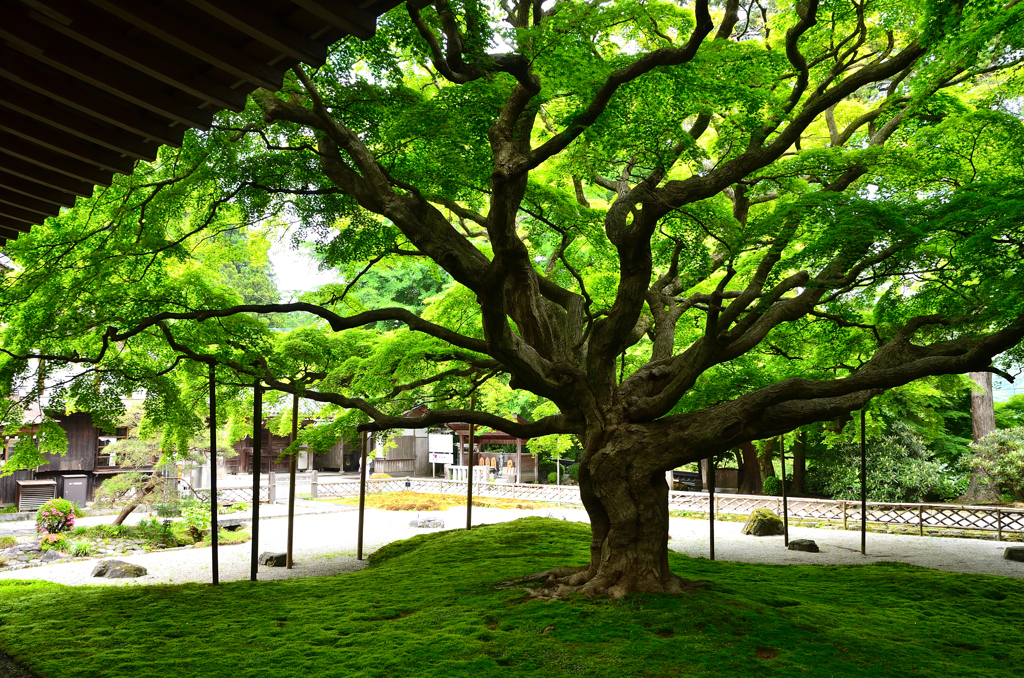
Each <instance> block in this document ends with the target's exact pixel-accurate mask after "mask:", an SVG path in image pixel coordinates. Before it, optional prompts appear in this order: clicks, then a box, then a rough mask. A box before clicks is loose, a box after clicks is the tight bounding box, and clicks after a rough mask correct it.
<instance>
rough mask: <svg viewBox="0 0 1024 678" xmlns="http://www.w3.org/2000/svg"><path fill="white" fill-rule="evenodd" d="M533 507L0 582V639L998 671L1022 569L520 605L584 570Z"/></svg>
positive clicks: (15, 647) (321, 672)
mask: <svg viewBox="0 0 1024 678" xmlns="http://www.w3.org/2000/svg"><path fill="white" fill-rule="evenodd" d="M589 536H590V534H589V528H588V526H586V525H580V524H574V523H569V522H564V521H556V520H549V519H542V518H530V519H525V520H520V521H516V522H514V523H505V524H502V525H494V526H487V527H481V528H474V529H473V530H472V531H470V532H466V531H464V530H454V531H447V532H438V533H433V534H427V535H422V536H418V537H414V538H413V539H409V540H406V541H403V542H398V543H395V544H392V545H390V546H387V547H385V548H383V549H381V550H380V551H378V552H377V553H376V554H374V557H373V559H372V561H371V567H369V568H368V569H366V570H363V571H361V572H356V573H354V574H347V575H339V576H334V577H326V578H320V579H293V580H289V581H278V582H259V583H256V584H252V583H249V582H240V583H235V584H226V585H225V584H222V585H221V586H218V587H213V586H208V585H186V586H146V587H130V588H108V587H84V588H68V587H64V586H57V585H54V584H45V583H24V582H13V581H8V582H3V584H2V585H0V649H2V650H4V651H6V652H8V653H10V654H12V655H13V656H14V657H15V658H17V659H18V660H19V661H21V662H24V663H25V664H26V665H28V666H29V668H31V669H32V670H33V671H35V672H37V673H38V674H39V676H41V677H42V678H55V677H57V676H60V677H62V678H105V677H110V678H113V677H118V678H120V677H122V676H133V677H138V678H145V677H148V676H182V677H188V678H192V677H197V678H200V677H201V678H220V677H224V678H247V677H252V678H266V677H267V676H308V677H319V676H337V677H339V678H340V677H345V678H349V677H353V678H357V677H366V678H370V677H374V678H375V677H378V676H381V677H383V676H409V677H414V676H415V677H417V678H418V677H428V678H485V677H490V676H502V677H509V678H511V677H513V676H514V677H516V678H518V677H528V678H557V677H560V676H587V677H593V678H601V677H609V678H622V677H623V676H648V677H662V676H666V677H667V676H701V675H711V676H786V677H788V676H808V677H816V676H843V677H846V676H864V677H868V676H870V677H872V678H888V677H892V678H897V677H899V678H903V677H904V676H914V677H917V678H920V677H933V676H934V677H936V678H938V677H942V678H948V677H949V676H957V677H958V678H968V677H976V676H993V677H994V676H1011V675H1018V674H1020V673H1022V672H1024V628H1022V626H1021V616H1020V611H1021V610H1022V609H1024V581H1019V580H1013V579H1005V578H999V577H992V576H983V575H960V574H950V573H944V572H935V571H931V570H925V569H922V568H917V567H911V566H907V565H896V564H889V563H885V564H877V565H866V566H856V567H849V566H847V567H839V566H769V565H751V564H741V563H728V562H709V561H707V560H703V559H690V558H686V557H683V556H679V555H676V554H673V555H672V556H671V564H672V568H673V570H674V571H675V572H677V573H678V574H680V575H681V576H683V577H686V578H688V579H694V580H707V581H708V582H709V584H708V585H707V586H706V587H701V588H698V589H696V590H695V592H693V593H690V594H687V595H683V596H634V597H627V598H624V599H622V600H618V601H612V600H607V599H596V600H588V599H586V598H583V597H572V598H569V599H566V600H561V601H556V602H544V601H541V600H536V599H532V598H531V597H529V596H527V595H525V594H524V593H523V591H522V590H520V589H518V588H503V587H502V586H501V585H500V583H501V582H503V581H508V580H513V579H516V578H520V577H523V576H524V575H527V574H530V573H533V572H537V571H540V570H544V569H548V568H551V567H554V566H559V565H573V564H577V565H580V564H583V563H585V562H586V560H587V557H588V550H587V546H588V543H589Z"/></svg>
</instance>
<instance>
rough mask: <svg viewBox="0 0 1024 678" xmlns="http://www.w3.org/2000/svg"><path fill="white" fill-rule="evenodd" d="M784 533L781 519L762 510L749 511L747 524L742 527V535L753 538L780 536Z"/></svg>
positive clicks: (766, 510) (768, 511)
mask: <svg viewBox="0 0 1024 678" xmlns="http://www.w3.org/2000/svg"><path fill="white" fill-rule="evenodd" d="M784 531H785V530H784V529H783V526H782V518H780V517H778V516H777V515H775V513H773V512H772V511H770V510H768V509H764V508H760V509H754V510H753V511H751V512H750V517H749V518H747V524H746V525H744V526H743V534H749V535H753V536H755V537H770V536H773V535H777V534H782V533H783V532H784Z"/></svg>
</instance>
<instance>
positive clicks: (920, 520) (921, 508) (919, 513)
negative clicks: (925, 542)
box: [917, 504, 924, 537]
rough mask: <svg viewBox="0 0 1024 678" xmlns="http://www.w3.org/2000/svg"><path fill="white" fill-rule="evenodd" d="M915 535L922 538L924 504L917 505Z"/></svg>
mask: <svg viewBox="0 0 1024 678" xmlns="http://www.w3.org/2000/svg"><path fill="white" fill-rule="evenodd" d="M917 533H918V536H921V537H923V536H924V504H918V505H917Z"/></svg>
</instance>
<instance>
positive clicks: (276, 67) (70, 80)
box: [0, 0, 400, 245]
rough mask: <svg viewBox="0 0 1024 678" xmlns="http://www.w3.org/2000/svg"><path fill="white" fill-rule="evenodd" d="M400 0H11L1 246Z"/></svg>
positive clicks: (1, 77)
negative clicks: (360, 0) (361, 0)
mask: <svg viewBox="0 0 1024 678" xmlns="http://www.w3.org/2000/svg"><path fill="white" fill-rule="evenodd" d="M399 2H400V0H379V1H376V2H375V1H373V0H370V1H363V2H359V0H354V1H353V0H0V17H2V20H0V245H2V244H3V243H5V242H6V241H7V240H11V239H14V238H16V237H17V236H18V234H19V233H25V232H27V231H28V229H29V228H30V227H31V226H32V225H34V224H38V223H41V222H42V220H43V219H45V218H46V217H47V216H54V215H56V214H58V213H59V210H60V208H61V207H69V206H71V205H73V204H74V200H75V197H76V196H88V195H91V194H92V190H93V187H94V186H95V185H104V186H106V185H109V184H110V181H111V179H112V177H113V175H114V174H115V173H128V172H131V171H132V169H133V168H134V166H135V163H136V162H138V161H139V160H142V161H151V160H153V159H154V158H156V155H157V151H158V150H159V147H160V145H161V144H169V145H173V146H178V145H180V144H181V143H182V140H183V138H184V134H185V131H186V130H187V129H189V128H200V129H206V128H208V127H209V126H210V124H211V122H212V120H213V116H214V115H216V113H217V112H218V111H220V110H223V109H229V110H234V111H239V110H241V109H242V108H243V107H244V106H245V98H246V96H247V95H248V94H249V93H250V92H252V91H253V90H254V89H256V88H257V87H263V88H267V89H279V88H280V87H281V84H282V82H283V78H284V73H285V71H286V70H288V69H289V68H291V67H292V66H294V65H295V64H296V63H299V62H303V63H307V64H310V65H313V66H319V65H322V64H323V63H324V62H325V61H326V58H327V50H328V48H329V47H330V45H331V44H333V43H334V42H336V41H338V40H340V39H342V38H343V37H345V36H346V35H351V36H355V37H357V38H360V39H366V38H369V37H371V36H372V35H373V34H374V31H375V28H376V19H377V17H379V16H380V15H381V14H383V13H384V12H385V11H387V10H389V9H391V8H392V7H394V6H395V5H397V4H399Z"/></svg>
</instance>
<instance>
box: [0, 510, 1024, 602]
mask: <svg viewBox="0 0 1024 678" xmlns="http://www.w3.org/2000/svg"><path fill="white" fill-rule="evenodd" d="M549 513H550V514H551V515H553V516H555V517H559V518H565V519H567V520H574V521H579V522H586V521H587V515H586V513H585V512H584V511H582V510H573V509H557V508H553V509H551V510H550V511H549V510H547V509H540V510H520V509H488V508H480V507H474V509H473V523H474V524H475V525H479V524H484V523H497V522H505V521H510V520H515V519H517V518H522V517H525V516H535V515H539V516H545V515H548V514H549ZM418 515H419V516H420V517H439V518H441V519H443V520H444V521H445V526H446V528H447V529H458V528H459V527H464V526H465V516H466V514H465V508H461V507H459V508H453V509H450V510H449V511H442V512H424V513H422V514H418ZM415 517H417V514H416V513H414V512H405V511H402V512H389V511H376V510H367V511H366V525H365V537H364V553H370V552H372V551H373V550H375V549H377V548H379V547H380V546H382V545H384V544H386V543H388V542H391V541H396V540H399V539H406V538H408V537H411V536H413V535H416V534H423V533H424V532H432V531H435V530H424V529H420V528H411V527H409V521H410V520H412V519H413V518H415ZM109 519H110V518H108V520H109ZM357 524H358V514H357V513H356V512H355V511H344V512H338V513H329V514H319V515H308V514H307V515H302V516H299V517H297V518H296V521H295V542H294V543H295V567H294V569H292V570H286V569H284V568H268V567H260V569H259V575H258V577H259V579H260V580H272V579H286V578H291V577H317V576H325V575H332V574H340V573H343V572H352V571H355V570H359V569H361V568H362V567H364V566H365V561H358V560H356V558H355V551H356V529H357ZM741 528H742V524H741V523H732V522H718V523H716V524H715V535H716V540H715V555H716V557H717V558H718V559H719V560H728V561H737V562H749V563H775V564H818V565H854V564H864V563H872V562H877V561H883V560H889V561H902V562H905V563H911V564H913V565H920V566H923V567H929V568H934V569H937V570H946V571H950V572H973V573H979V574H994V575H1002V576H1009V577H1017V578H1024V563H1019V562H1013V561H1009V560H1004V559H1003V557H1002V555H1003V550H1004V549H1005V548H1006V546H1007V543H1005V542H1003V543H1000V542H995V541H983V540H977V539H955V538H937V537H916V536H906V535H892V534H871V533H869V534H868V539H867V550H868V555H866V556H862V555H861V554H860V533H859V532H853V531H849V532H843V531H839V530H817V529H813V528H798V527H794V528H791V530H790V538H791V539H813V540H815V541H816V542H817V544H818V546H819V547H820V549H821V552H820V553H804V552H800V551H789V550H787V549H786V548H785V547H784V546H783V544H782V537H748V536H744V535H742V534H740V530H741ZM669 531H670V534H671V541H670V543H669V544H670V547H671V548H672V549H673V550H675V551H678V552H679V553H683V554H686V555H689V556H693V557H707V556H708V524H707V521H702V520H689V519H684V518H672V519H671V524H670V528H669ZM286 539H287V521H286V520H281V519H275V520H264V521H260V548H259V550H260V552H263V551H278V552H283V551H284V550H285V543H286ZM251 548H252V545H251V543H246V544H239V545H235V546H222V547H221V548H220V579H221V581H223V582H229V581H239V580H244V579H248V577H249V557H250V553H251ZM114 558H117V559H118V560H124V561H127V562H130V563H135V564H137V565H142V566H143V567H145V568H146V569H147V570H148V574H147V575H146V576H144V577H139V578H138V579H133V580H117V579H112V580H111V579H99V578H97V579H93V578H92V576H91V573H92V570H93V568H94V567H95V566H96V564H97V563H98V562H99V560H98V559H88V560H79V561H70V562H68V561H65V562H59V563H54V564H52V565H44V566H40V567H32V568H26V569H22V570H15V571H11V572H4V573H0V579H44V580H48V581H52V582H57V583H61V584H69V585H84V584H100V585H107V586H139V585H145V584H165V583H171V584H180V583H185V582H209V581H210V579H211V576H210V567H211V550H210V549H209V548H188V549H180V550H173V551H156V552H152V553H144V554H138V555H131V556H123V557H122V556H114Z"/></svg>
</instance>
